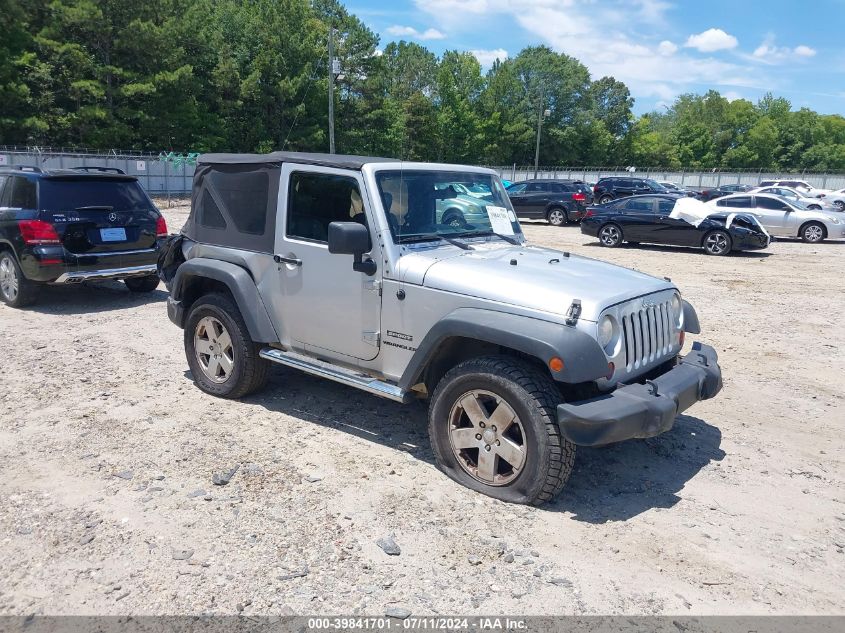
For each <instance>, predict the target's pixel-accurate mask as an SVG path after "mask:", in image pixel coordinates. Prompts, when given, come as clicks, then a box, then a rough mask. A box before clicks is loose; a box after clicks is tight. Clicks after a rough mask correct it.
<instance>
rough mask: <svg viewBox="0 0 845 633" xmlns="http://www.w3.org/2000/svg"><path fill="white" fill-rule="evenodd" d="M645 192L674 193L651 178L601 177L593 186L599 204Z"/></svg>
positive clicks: (594, 195)
mask: <svg viewBox="0 0 845 633" xmlns="http://www.w3.org/2000/svg"><path fill="white" fill-rule="evenodd" d="M644 193H672V192H671V191H669V190H668V189H666V187H664V186H663V185H661V184H660V183H659V182H657V181H656V180H651V179H649V178H627V177H616V176H613V177H611V178H601V179H600V180H599V181H598V182H597V183H596V185H595V187H593V197H594V198H595V199H596V201H597V202H598V203H599V204H607V203H608V202H610V201H611V200H616V199H617V198H624V197H626V196H636V195H640V194H644Z"/></svg>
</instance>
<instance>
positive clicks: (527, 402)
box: [428, 356, 575, 505]
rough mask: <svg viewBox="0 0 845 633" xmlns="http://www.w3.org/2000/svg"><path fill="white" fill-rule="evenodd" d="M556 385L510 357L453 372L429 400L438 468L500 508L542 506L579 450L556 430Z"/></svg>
mask: <svg viewBox="0 0 845 633" xmlns="http://www.w3.org/2000/svg"><path fill="white" fill-rule="evenodd" d="M560 401H561V397H560V392H559V390H558V388H557V385H556V384H555V383H554V381H552V380H551V378H550V377H548V376H546V375H544V374H543V373H542V372H541V371H540V370H539V369H537V368H535V367H533V366H531V365H529V364H528V363H526V362H524V361H521V360H517V359H512V358H509V357H506V356H486V357H481V358H473V359H470V360H467V361H464V362H462V363H460V364H459V365H457V366H455V367H453V368H452V369H451V370H450V371H449V372H448V373H447V374H446V375H445V376H444V377H443V379H442V380H441V381H440V382H439V383H438V385H437V388H436V389H435V390H434V395H433V396H432V399H431V405H430V407H429V414H428V428H429V433H430V436H431V444H432V448H433V450H434V456H435V459H436V462H437V466H438V468H440V470H442V471H443V472H444V473H446V474H447V475H448V476H449V477H451V478H452V479H454V480H455V481H457V482H458V483H460V484H462V485H464V486H467V487H468V488H471V489H473V490H477V491H478V492H481V493H484V494H486V495H489V496H491V497H495V498H496V499H501V500H502V501H509V502H512V503H524V504H533V505H539V504H541V503H544V502H546V501H549V500H551V499H553V498H554V497H555V496H556V495H557V494H558V493H559V492H560V491H561V490H562V489H563V486H564V485H565V484H566V480H567V479H568V478H569V474H570V473H571V472H572V466H573V464H574V460H575V445H574V444H572V443H571V442H569V441H568V440H566V439H565V438H564V437H563V436H562V435H561V432H560V428H559V427H558V424H557V415H556V408H557V405H558V404H559V403H560Z"/></svg>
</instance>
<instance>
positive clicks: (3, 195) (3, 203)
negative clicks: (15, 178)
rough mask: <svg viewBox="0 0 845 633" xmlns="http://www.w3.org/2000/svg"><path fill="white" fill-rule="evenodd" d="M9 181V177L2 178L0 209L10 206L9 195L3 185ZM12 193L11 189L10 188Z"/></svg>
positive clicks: (0, 182)
mask: <svg viewBox="0 0 845 633" xmlns="http://www.w3.org/2000/svg"><path fill="white" fill-rule="evenodd" d="M8 180H9V177H8V176H0V207H8V206H9V194H8V193H6V192H5V191H4V187H3V185H5V184H6V181H8ZM9 190H10V191H11V187H10V188H9Z"/></svg>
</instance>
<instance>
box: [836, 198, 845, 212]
mask: <svg viewBox="0 0 845 633" xmlns="http://www.w3.org/2000/svg"><path fill="white" fill-rule="evenodd" d="M833 204H835V205H836V208H837V209H839V210H840V211H845V200H834V201H833Z"/></svg>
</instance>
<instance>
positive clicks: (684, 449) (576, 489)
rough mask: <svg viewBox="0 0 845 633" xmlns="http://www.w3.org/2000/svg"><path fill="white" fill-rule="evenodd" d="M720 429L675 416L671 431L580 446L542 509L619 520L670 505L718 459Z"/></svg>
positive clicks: (594, 520)
mask: <svg viewBox="0 0 845 633" xmlns="http://www.w3.org/2000/svg"><path fill="white" fill-rule="evenodd" d="M721 442H722V432H721V431H720V430H719V429H718V428H717V427H715V426H712V425H710V424H707V423H706V422H704V421H703V420H701V419H699V418H695V417H691V416H688V415H681V416H678V419H677V420H675V425H674V426H673V427H672V430H671V431H668V432H667V433H664V434H663V435H658V436H657V437H652V438H649V439H645V440H630V441H628V442H620V443H619V444H612V445H610V446H606V447H604V448H584V447H579V448H578V451H577V456H576V458H575V469H574V470H573V472H572V476H571V477H570V478H569V482H568V483H567V484H566V488H564V490H563V492H562V493H561V495H560V496H559V497H558V498H557V500H556V501H554V502H553V503H551V504H548V505H546V506H544V507H545V509H546V510H552V511H559V512H571V513H573V514H574V516H573V517H572V518H573V519H575V520H576V521H585V522H587V523H606V522H608V521H624V520H626V519H630V518H631V517H634V516H637V515H638V514H640V513H642V512H645V511H647V510H651V509H653V508H671V507H672V506H674V505H675V504H676V503H677V502H678V501H679V500H680V497H678V496H677V494H676V493H677V492H678V491H680V490H681V489H683V487H684V485H685V484H686V483H687V481H689V480H690V479H692V478H693V477H694V476H695V475H696V474H697V473H698V471H700V470H701V469H702V468H704V467H705V466H707V464H709V463H710V462H711V461H721V460H722V459H723V458H724V457H725V452H724V451H723V450H722V449H721V448H719V446H720V444H721Z"/></svg>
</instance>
